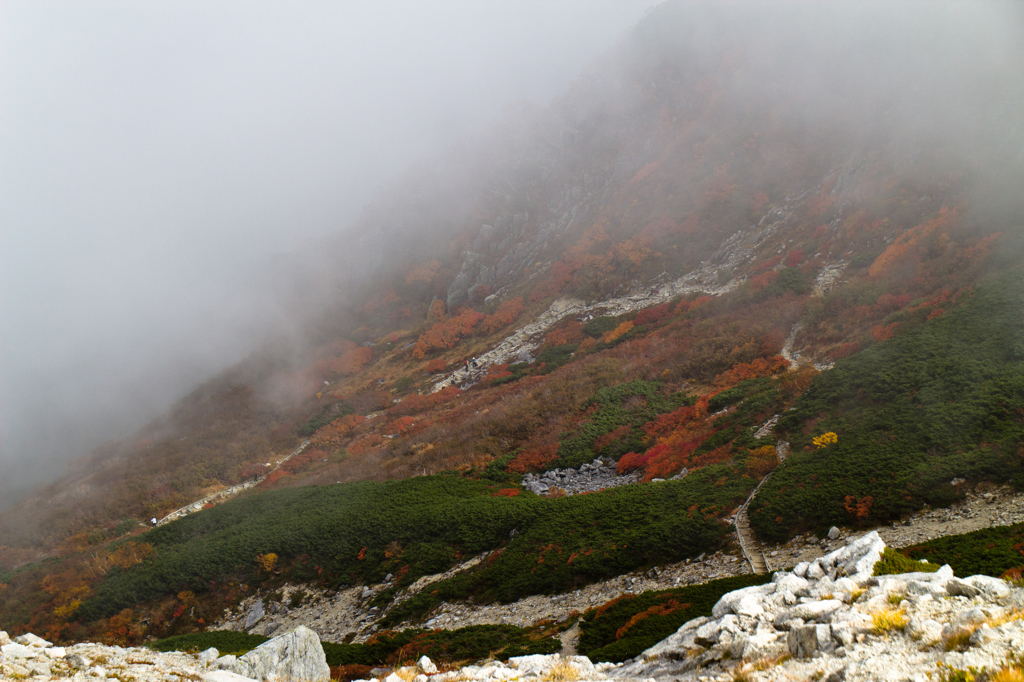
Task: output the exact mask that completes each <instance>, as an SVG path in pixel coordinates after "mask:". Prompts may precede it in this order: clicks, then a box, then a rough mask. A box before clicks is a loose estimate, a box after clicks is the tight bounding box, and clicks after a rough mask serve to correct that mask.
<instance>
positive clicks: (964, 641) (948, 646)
mask: <svg viewBox="0 0 1024 682" xmlns="http://www.w3.org/2000/svg"><path fill="white" fill-rule="evenodd" d="M1021 619H1024V611H1022V610H1020V609H1013V610H1011V611H1008V612H1007V613H1004V614H1003V615H1001V616H996V617H995V618H987V619H985V620H983V621H982V622H980V623H975V624H974V625H965V626H964V627H962V628H960V629H959V630H957V631H956V632H955V633H953V634H952V635H950V636H949V637H945V638H944V639H943V641H942V646H943V648H944V649H945V650H946V651H953V650H955V649H965V648H967V646H968V644H970V641H971V635H973V634H974V632H975V630H977V629H978V628H980V627H981V626H982V625H987V626H989V627H991V628H997V627H999V626H1000V625H1004V624H1005V623H1011V622H1013V621H1015V620H1021Z"/></svg>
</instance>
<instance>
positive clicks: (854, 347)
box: [832, 341, 860, 360]
mask: <svg viewBox="0 0 1024 682" xmlns="http://www.w3.org/2000/svg"><path fill="white" fill-rule="evenodd" d="M859 352H860V344H859V343H857V342H856V341H850V342H849V343H844V344H843V345H842V346H840V347H839V348H838V349H836V350H834V351H832V357H833V358H834V359H836V360H839V359H841V358H848V357H850V356H851V355H853V354H854V353H859Z"/></svg>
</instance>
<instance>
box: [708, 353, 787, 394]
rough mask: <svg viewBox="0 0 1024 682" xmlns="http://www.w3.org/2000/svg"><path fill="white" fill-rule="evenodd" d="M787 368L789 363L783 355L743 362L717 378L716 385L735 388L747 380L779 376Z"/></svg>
mask: <svg viewBox="0 0 1024 682" xmlns="http://www.w3.org/2000/svg"><path fill="white" fill-rule="evenodd" d="M787 367H789V362H788V361H787V360H786V359H785V358H784V357H782V356H781V355H776V356H775V357H771V358H755V359H754V360H753V361H751V362H741V363H739V364H737V365H734V366H733V368H732V369H730V370H729V371H727V372H722V373H721V374H719V375H718V376H717V377H715V381H714V384H715V386H721V387H722V388H725V387H728V386H735V385H736V384H738V383H740V382H741V381H746V380H747V379H757V378H759V377H767V376H771V375H773V374H778V373H779V372H781V371H783V370H785V369H786V368H787Z"/></svg>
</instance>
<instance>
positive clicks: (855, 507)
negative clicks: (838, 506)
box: [843, 495, 875, 521]
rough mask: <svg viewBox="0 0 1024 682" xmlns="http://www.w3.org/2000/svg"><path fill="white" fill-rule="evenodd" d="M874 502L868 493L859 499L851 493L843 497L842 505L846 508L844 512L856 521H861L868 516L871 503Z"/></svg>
mask: <svg viewBox="0 0 1024 682" xmlns="http://www.w3.org/2000/svg"><path fill="white" fill-rule="evenodd" d="M874 503H875V499H874V498H873V497H871V496H870V495H869V496H867V497H862V498H860V499H859V500H858V499H857V498H856V497H854V496H853V495H847V496H846V497H845V498H843V507H845V508H846V512H847V513H848V514H850V515H851V516H853V517H854V518H855V519H857V520H858V521H863V520H864V519H866V518H867V517H868V514H870V513H871V505H873V504H874Z"/></svg>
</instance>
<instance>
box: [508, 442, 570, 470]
mask: <svg viewBox="0 0 1024 682" xmlns="http://www.w3.org/2000/svg"><path fill="white" fill-rule="evenodd" d="M556 457H558V443H551V444H548V445H542V446H540V447H537V448H532V449H530V450H527V451H526V452H522V453H520V454H519V455H517V456H516V458H515V459H514V460H512V461H511V462H510V463H509V465H508V470H509V471H514V472H516V473H517V474H525V473H527V472H530V471H543V470H544V465H546V464H547V463H548V462H550V461H552V460H553V459H555V458H556Z"/></svg>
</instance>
